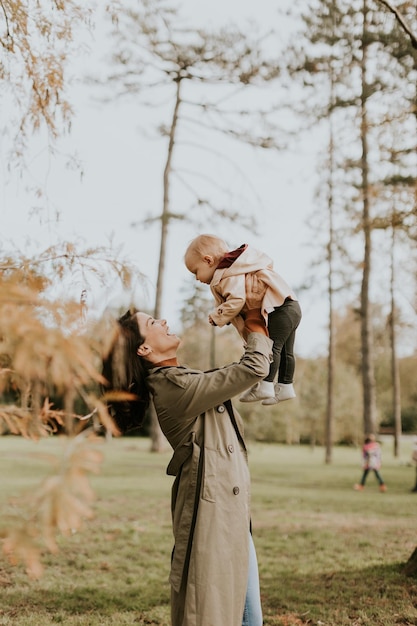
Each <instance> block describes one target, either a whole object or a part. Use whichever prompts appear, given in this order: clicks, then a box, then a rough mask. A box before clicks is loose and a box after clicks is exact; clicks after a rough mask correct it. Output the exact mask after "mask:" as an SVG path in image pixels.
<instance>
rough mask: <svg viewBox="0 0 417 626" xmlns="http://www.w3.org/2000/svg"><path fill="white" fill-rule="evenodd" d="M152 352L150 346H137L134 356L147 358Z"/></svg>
mask: <svg viewBox="0 0 417 626" xmlns="http://www.w3.org/2000/svg"><path fill="white" fill-rule="evenodd" d="M151 352H152V348H151V347H150V346H148V344H146V343H143V344H142V345H141V346H139V348H138V349H137V350H136V354H137V355H138V356H144V357H147V356H149V355H150V353H151Z"/></svg>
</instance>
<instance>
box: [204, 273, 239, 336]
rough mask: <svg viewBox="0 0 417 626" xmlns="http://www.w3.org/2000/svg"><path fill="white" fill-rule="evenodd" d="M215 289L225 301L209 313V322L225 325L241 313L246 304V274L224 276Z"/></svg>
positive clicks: (215, 324) (214, 324)
mask: <svg viewBox="0 0 417 626" xmlns="http://www.w3.org/2000/svg"><path fill="white" fill-rule="evenodd" d="M214 291H215V293H216V294H217V295H218V296H219V297H220V298H221V299H222V300H223V302H222V303H221V304H219V305H218V306H217V307H216V308H215V309H214V310H213V311H211V312H210V313H209V322H210V324H213V326H225V325H226V324H228V323H229V322H231V321H232V319H233V318H235V317H236V316H237V315H239V313H240V312H241V310H242V309H243V307H244V306H245V302H246V289H245V274H242V275H240V276H230V277H229V278H224V279H223V280H221V281H220V283H219V284H218V285H216V287H215V289H214Z"/></svg>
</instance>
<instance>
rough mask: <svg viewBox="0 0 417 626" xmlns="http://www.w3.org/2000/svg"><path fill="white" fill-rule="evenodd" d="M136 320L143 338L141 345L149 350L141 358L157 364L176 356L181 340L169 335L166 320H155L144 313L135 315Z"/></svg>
mask: <svg viewBox="0 0 417 626" xmlns="http://www.w3.org/2000/svg"><path fill="white" fill-rule="evenodd" d="M136 318H137V320H138V325H139V331H140V334H141V335H142V337H143V338H144V343H143V344H142V345H143V346H145V347H146V348H149V353H146V354H144V355H143V356H146V357H147V358H148V360H150V361H153V362H158V361H162V360H163V359H168V358H172V357H174V356H175V355H176V352H177V348H178V346H179V345H180V343H181V340H180V339H179V337H177V335H174V334H172V335H171V334H170V332H169V327H168V325H167V322H166V320H155V319H154V318H153V317H151V316H150V315H147V314H146V313H137V314H136Z"/></svg>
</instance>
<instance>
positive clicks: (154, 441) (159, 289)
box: [150, 76, 181, 452]
mask: <svg viewBox="0 0 417 626" xmlns="http://www.w3.org/2000/svg"><path fill="white" fill-rule="evenodd" d="M176 85H177V92H176V98H175V106H174V112H173V114H172V120H171V128H170V132H169V142H168V153H167V160H166V163H165V168H164V179H163V189H164V197H163V205H162V215H161V244H160V249H159V263H158V276H157V281H156V294H155V309H154V317H155V319H160V317H161V308H162V296H163V290H164V277H165V259H166V246H167V239H168V227H169V222H170V206H169V202H170V182H171V171H172V157H173V153H174V146H175V137H176V130H177V123H178V113H179V108H180V104H181V77H180V76H178V80H177V84H176ZM150 416H151V451H152V452H162V450H163V449H164V444H165V437H164V435H163V434H162V431H161V427H160V426H159V422H158V417H157V415H156V411H155V407H154V406H153V403H151V406H150Z"/></svg>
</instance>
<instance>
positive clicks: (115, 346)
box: [102, 308, 150, 433]
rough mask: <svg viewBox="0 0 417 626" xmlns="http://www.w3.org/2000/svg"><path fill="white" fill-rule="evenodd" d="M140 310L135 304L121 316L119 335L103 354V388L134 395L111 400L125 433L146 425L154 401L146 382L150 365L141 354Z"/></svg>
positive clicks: (119, 424) (118, 324) (119, 427)
mask: <svg viewBox="0 0 417 626" xmlns="http://www.w3.org/2000/svg"><path fill="white" fill-rule="evenodd" d="M137 313H138V310H137V309H135V308H131V309H129V310H128V311H126V313H125V314H124V315H122V316H121V317H120V318H119V319H118V320H117V327H116V332H115V338H114V340H113V342H112V345H111V348H110V350H109V352H108V353H107V355H106V356H105V357H104V358H103V370H102V373H103V376H104V378H105V379H106V381H107V384H106V385H104V386H103V390H104V391H105V392H106V393H109V392H110V393H111V392H121V393H123V392H124V393H129V394H132V396H133V397H132V399H130V398H129V399H123V398H122V399H121V400H120V401H118V400H111V401H110V403H109V404H108V408H109V412H110V415H111V416H112V418H113V419H114V421H115V423H116V425H117V427H118V429H119V430H120V431H121V432H122V433H126V432H128V431H129V430H133V429H136V428H140V426H142V424H143V421H144V419H145V416H146V411H147V409H148V406H149V401H150V396H149V390H148V388H147V385H146V377H147V375H148V371H149V365H148V363H147V361H145V360H144V359H142V358H141V357H140V356H138V354H137V350H138V348H139V346H141V345H142V344H143V342H144V338H143V337H142V335H141V334H140V331H139V325H138V320H137V317H136V314H137Z"/></svg>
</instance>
